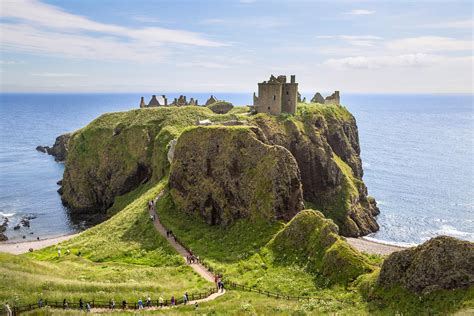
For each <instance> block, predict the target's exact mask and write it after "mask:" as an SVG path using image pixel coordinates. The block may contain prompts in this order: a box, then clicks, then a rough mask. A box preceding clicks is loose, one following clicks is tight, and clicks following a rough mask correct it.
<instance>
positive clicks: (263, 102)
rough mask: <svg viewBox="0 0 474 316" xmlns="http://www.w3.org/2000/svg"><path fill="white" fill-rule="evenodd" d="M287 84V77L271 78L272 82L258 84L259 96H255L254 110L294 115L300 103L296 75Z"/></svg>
mask: <svg viewBox="0 0 474 316" xmlns="http://www.w3.org/2000/svg"><path fill="white" fill-rule="evenodd" d="M290 78H291V79H290V82H286V76H278V77H275V76H273V75H271V76H270V80H268V81H264V82H261V83H259V84H258V96H256V95H255V93H254V94H253V105H254V110H255V111H256V112H257V113H268V114H272V115H279V114H281V113H290V114H294V113H295V112H296V105H297V103H298V84H297V83H296V79H295V75H292V76H291V77H290Z"/></svg>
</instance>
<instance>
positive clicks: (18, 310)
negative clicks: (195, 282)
mask: <svg viewBox="0 0 474 316" xmlns="http://www.w3.org/2000/svg"><path fill="white" fill-rule="evenodd" d="M214 293H217V288H210V289H209V290H208V291H206V292H198V293H190V294H188V297H189V302H190V301H195V300H201V299H204V298H206V297H209V296H210V295H212V294H214ZM183 296H184V295H182V296H177V298H176V299H175V303H174V304H171V299H166V300H163V304H161V303H160V301H159V300H157V299H153V300H151V302H150V303H149V304H147V302H146V301H143V309H145V310H146V309H149V308H152V307H154V308H159V307H170V306H178V305H186V304H185V303H184V297H183ZM125 301H126V302H127V303H126V304H125V306H123V305H122V302H123V300H120V301H116V302H115V307H114V308H112V303H111V301H108V302H106V301H100V300H99V301H97V300H83V303H82V308H81V303H80V302H79V301H67V305H64V304H63V302H62V301H50V300H44V301H43V304H42V306H41V307H40V306H39V304H38V303H35V304H25V305H18V306H12V307H10V308H11V310H12V314H13V316H16V315H20V314H22V313H24V312H28V311H32V310H35V309H41V308H46V307H49V308H55V309H64V310H77V309H78V310H86V305H87V303H89V305H90V307H91V308H103V309H109V310H136V309H139V308H140V306H139V304H138V301H135V300H134V301H133V303H132V301H127V300H125ZM189 302H188V303H189ZM0 315H7V312H6V310H4V309H3V306H2V309H1V310H0Z"/></svg>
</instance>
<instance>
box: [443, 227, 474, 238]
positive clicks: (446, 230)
mask: <svg viewBox="0 0 474 316" xmlns="http://www.w3.org/2000/svg"><path fill="white" fill-rule="evenodd" d="M438 232H439V233H440V234H442V235H449V236H453V237H461V238H462V239H469V240H474V233H470V232H464V231H461V230H458V229H456V228H455V227H453V226H449V225H441V227H440V229H439V230H438Z"/></svg>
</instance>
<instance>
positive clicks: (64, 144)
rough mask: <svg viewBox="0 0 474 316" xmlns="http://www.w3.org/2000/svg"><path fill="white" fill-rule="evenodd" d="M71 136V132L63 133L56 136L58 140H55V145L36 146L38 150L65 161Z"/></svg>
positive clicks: (57, 159)
mask: <svg viewBox="0 0 474 316" xmlns="http://www.w3.org/2000/svg"><path fill="white" fill-rule="evenodd" d="M70 138H71V134H70V133H67V134H63V135H61V136H58V137H56V141H55V142H54V145H53V147H49V146H38V147H36V150H37V151H40V152H43V153H47V154H48V155H51V156H53V157H54V160H56V161H65V160H66V158H67V153H68V143H69V139H70Z"/></svg>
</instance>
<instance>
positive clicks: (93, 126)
mask: <svg viewBox="0 0 474 316" xmlns="http://www.w3.org/2000/svg"><path fill="white" fill-rule="evenodd" d="M246 111H247V109H246V108H244V107H236V108H234V109H232V111H230V112H229V113H227V114H215V113H213V112H212V111H211V110H210V109H209V108H206V107H194V106H189V107H158V108H147V109H138V110H132V111H128V112H120V113H108V114H104V115H102V116H100V117H99V118H97V119H96V120H94V121H93V122H91V123H90V124H89V125H88V126H86V127H84V128H83V129H81V130H79V131H77V132H75V133H73V134H72V136H71V138H70V141H69V144H68V157H67V160H66V164H65V171H64V179H63V187H62V192H63V195H62V199H63V201H64V202H65V203H66V204H67V205H69V206H70V208H71V209H73V210H75V211H77V212H82V213H84V212H97V210H102V211H105V210H107V209H108V208H109V207H110V206H111V205H112V204H113V202H114V198H115V197H117V196H120V195H122V194H125V193H127V192H130V191H132V190H134V189H135V188H137V187H138V186H139V185H140V184H141V183H145V182H156V181H159V180H160V179H161V178H162V177H163V176H165V175H166V174H168V172H169V167H170V164H169V161H168V151H169V148H170V144H171V143H170V142H171V141H172V140H175V139H178V138H179V136H180V134H181V133H182V132H183V131H184V130H185V129H188V128H189V127H192V126H194V125H196V124H197V123H198V121H200V120H201V121H203V120H210V121H212V122H214V123H218V122H231V123H232V122H236V121H238V122H239V124H246V125H248V126H254V127H258V129H259V131H260V134H261V138H260V140H261V141H262V142H264V143H266V144H268V145H278V146H282V147H284V148H286V149H287V150H288V151H289V152H290V153H291V154H292V155H293V157H294V158H295V160H296V162H297V164H298V168H299V172H300V175H301V184H302V188H303V197H304V199H305V201H306V202H307V203H308V205H311V206H313V207H314V208H316V209H319V210H321V211H322V212H323V213H324V214H325V215H326V216H327V217H329V218H331V219H333V220H334V221H335V222H336V224H337V225H338V226H339V228H340V232H341V233H342V234H343V235H345V236H359V235H365V234H368V233H370V232H373V231H376V230H377V229H378V226H377V223H376V221H375V215H376V214H377V213H378V209H377V207H376V205H375V201H374V200H373V199H372V198H370V197H368V195H367V189H366V187H365V185H364V183H363V181H362V173H363V172H362V165H361V161H360V156H359V152H360V149H359V142H358V133H357V125H356V122H355V119H354V117H353V116H352V115H351V114H350V113H349V112H348V111H347V109H346V108H344V107H342V106H338V105H319V104H301V105H299V107H298V111H297V113H296V114H295V115H281V116H278V117H275V116H269V115H266V114H258V115H254V116H249V115H247V113H246ZM211 163H218V162H211ZM258 176H261V177H265V175H264V174H262V175H257V177H258Z"/></svg>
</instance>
